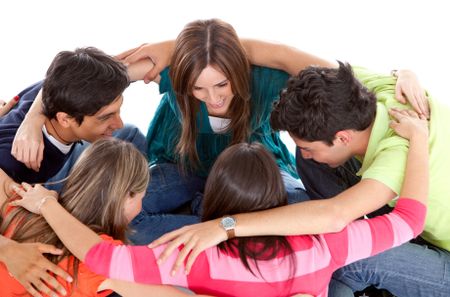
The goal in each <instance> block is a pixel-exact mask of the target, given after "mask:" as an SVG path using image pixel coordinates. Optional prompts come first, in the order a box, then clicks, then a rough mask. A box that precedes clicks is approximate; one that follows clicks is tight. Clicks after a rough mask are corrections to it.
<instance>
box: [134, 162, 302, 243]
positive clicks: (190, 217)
mask: <svg viewBox="0 0 450 297" xmlns="http://www.w3.org/2000/svg"><path fill="white" fill-rule="evenodd" d="M150 175H151V179H150V184H149V185H148V188H147V193H146V195H145V197H144V199H143V201H142V211H141V212H140V213H139V214H138V215H137V217H136V218H135V219H134V220H133V221H132V223H131V228H132V229H133V230H135V232H134V233H133V234H131V235H129V236H128V238H129V239H130V240H131V241H132V242H133V243H135V244H148V243H149V242H151V241H153V240H155V239H157V238H158V237H160V236H161V235H163V234H165V233H167V232H169V231H173V230H175V229H178V228H181V227H183V226H185V225H191V224H195V223H198V222H200V216H201V201H202V199H203V191H204V188H205V183H206V178H203V177H199V176H196V175H194V174H187V175H182V174H181V173H180V170H179V168H178V165H176V164H172V163H162V164H156V165H153V166H152V167H151V168H150ZM281 175H282V177H283V181H284V183H285V187H286V192H287V194H288V202H289V203H296V202H300V201H305V200H309V197H308V195H307V194H306V192H305V191H304V190H303V185H302V184H301V182H300V181H299V180H296V179H295V178H293V177H291V176H290V175H289V174H287V173H285V172H283V171H281Z"/></svg>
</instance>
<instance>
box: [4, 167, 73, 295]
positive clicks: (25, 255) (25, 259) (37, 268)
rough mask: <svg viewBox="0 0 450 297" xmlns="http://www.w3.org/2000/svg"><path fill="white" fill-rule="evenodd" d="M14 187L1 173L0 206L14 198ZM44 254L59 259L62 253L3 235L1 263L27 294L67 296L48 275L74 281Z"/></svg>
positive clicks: (55, 249)
mask: <svg viewBox="0 0 450 297" xmlns="http://www.w3.org/2000/svg"><path fill="white" fill-rule="evenodd" d="M13 184H15V183H14V181H13V180H12V179H11V178H10V177H9V176H8V175H7V174H6V173H5V172H4V171H3V170H1V169H0V205H3V202H5V201H6V200H7V198H8V197H9V196H10V195H11V194H12V192H11V190H12V187H11V186H12V185H13ZM43 253H51V254H54V255H60V254H61V253H62V251H61V250H59V249H57V248H55V247H54V246H52V245H48V244H42V243H18V242H16V241H13V240H11V239H8V238H6V237H4V236H3V235H0V262H3V263H4V264H5V265H6V268H7V269H8V271H9V273H11V275H12V276H13V277H14V278H15V279H17V280H18V281H19V282H20V284H22V286H23V287H24V288H25V289H26V290H27V291H28V293H30V294H31V295H32V296H41V295H40V293H39V292H42V293H46V294H48V295H49V294H50V292H52V291H54V292H59V294H63V295H65V290H64V287H63V286H62V285H61V284H59V283H58V281H57V280H56V278H55V277H53V276H52V275H50V274H49V272H51V273H54V274H56V275H59V276H61V277H62V278H64V279H67V280H68V281H71V277H70V275H69V274H68V273H67V272H65V271H64V270H63V269H61V267H59V266H57V265H55V264H53V263H52V262H50V261H49V260H47V259H46V258H45V257H44V256H43V255H42V254H43ZM44 281H45V282H44ZM49 285H50V286H49ZM51 288H54V289H51ZM36 289H37V290H36Z"/></svg>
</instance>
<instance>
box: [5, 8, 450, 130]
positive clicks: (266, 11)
mask: <svg viewBox="0 0 450 297" xmlns="http://www.w3.org/2000/svg"><path fill="white" fill-rule="evenodd" d="M445 6H448V4H447V3H446V1H434V0H428V1H404V0H399V1H394V0H390V1H388V0H376V1H375V0H372V1H364V0H360V1H356V0H355V1H350V0H340V1H332V0H329V1H325V0H322V1H321V0H316V1H312V0H309V1H304V0H291V1H288V0H277V1H274V0H272V1H267V0H248V1H245V0H239V1H237V0H226V1H217V0H209V1H197V0H190V1H189V0H185V1H182V0H180V1H176V0H166V1H152V0H147V1H133V0H128V1H116V0H109V1H101V0H97V1H96V0H77V1H63V0H59V1H56V0H55V1H51V0H41V1H20V0H15V1H1V2H0V41H1V44H0V59H1V61H2V62H1V64H0V65H1V66H0V98H2V99H9V98H10V97H13V96H14V95H15V94H17V93H18V92H19V91H20V90H22V89H23V88H25V87H26V86H28V85H29V84H31V83H34V82H36V81H38V80H40V79H42V78H43V77H44V74H45V72H46V70H47V67H48V66H49V64H50V62H51V60H52V59H53V57H54V56H55V54H56V53H57V52H59V51H61V50H73V49H74V48H76V47H81V46H95V47H98V48H100V49H102V50H103V51H105V52H107V53H109V54H118V53H120V52H122V51H124V50H126V49H129V48H132V47H135V46H138V45H140V44H142V43H144V42H155V41H161V40H166V39H174V38H175V37H176V36H177V34H178V33H179V32H180V31H181V30H182V28H183V26H184V25H185V24H186V23H188V22H190V21H192V20H195V19H199V18H201V19H205V18H221V19H223V20H225V21H227V22H229V23H231V24H232V25H233V26H234V28H235V29H236V31H237V33H238V34H239V35H240V36H241V37H251V38H260V39H265V40H271V41H278V42H283V43H286V44H289V45H292V46H295V47H297V48H300V49H302V50H304V51H307V52H310V53H313V54H315V55H318V56H321V57H323V58H326V59H330V60H333V59H334V60H336V59H339V60H342V61H347V62H350V63H351V64H354V65H361V66H365V67H368V68H371V69H373V70H377V71H380V72H385V73H388V72H389V71H390V70H391V69H399V68H409V69H412V70H414V71H415V72H416V73H417V74H418V76H419V79H420V81H421V82H422V84H423V85H424V86H425V87H426V88H427V89H428V90H430V91H431V93H432V94H433V95H434V97H438V98H440V100H443V101H447V102H450V98H449V96H448V95H447V92H446V91H447V90H446V87H447V85H448V84H449V83H448V81H447V80H448V78H447V74H448V73H449V69H450V67H449V66H450V61H449V60H448V58H447V57H448V53H450V45H449V43H450V42H449V41H450V40H449V39H450V37H449V35H450V34H449V31H450V16H449V11H450V10H449V9H446V8H445ZM159 98H160V97H159V95H158V92H157V88H156V86H152V84H150V85H145V84H143V83H135V84H133V85H131V87H130V88H128V90H127V91H126V92H125V103H124V106H123V109H122V115H123V118H124V121H125V122H130V123H134V124H135V125H137V126H138V127H139V128H140V129H141V130H142V131H143V132H144V133H145V132H146V130H147V127H148V123H149V122H150V119H151V117H152V114H153V111H154V109H155V107H156V106H157V104H158V102H159Z"/></svg>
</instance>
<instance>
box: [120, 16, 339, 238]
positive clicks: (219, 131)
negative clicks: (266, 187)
mask: <svg viewBox="0 0 450 297" xmlns="http://www.w3.org/2000/svg"><path fill="white" fill-rule="evenodd" d="M167 44H168V48H169V50H168V51H166V53H168V55H170V53H172V52H173V53H172V54H171V60H170V65H171V66H170V68H165V69H164V70H163V71H161V72H160V73H159V77H158V79H157V80H158V82H159V90H160V92H161V93H162V94H163V97H162V100H161V103H160V104H159V107H158V109H157V110H156V113H155V116H154V118H153V120H152V122H151V124H150V127H149V130H148V134H147V140H148V150H147V154H148V157H149V161H150V163H151V164H152V165H153V167H152V169H151V175H152V178H151V184H150V185H149V187H148V190H147V194H146V197H145V198H144V201H143V211H142V212H141V214H140V215H138V217H137V218H136V219H135V220H134V221H133V227H134V229H136V230H137V232H136V234H135V235H134V236H132V238H131V239H132V240H133V241H134V242H135V243H139V244H145V243H148V242H150V241H151V240H152V239H155V238H156V237H157V236H159V235H162V234H163V233H165V232H166V231H169V230H173V229H175V228H177V227H181V226H182V225H186V224H192V223H196V222H198V218H197V216H198V215H199V210H200V209H201V207H200V201H201V197H202V195H201V193H202V192H203V189H204V185H205V181H206V177H207V175H208V173H209V171H210V168H211V167H212V165H213V163H214V161H215V160H216V158H217V157H218V155H219V154H220V153H221V152H222V151H223V150H224V149H225V148H227V147H228V146H229V145H231V144H236V143H240V142H254V141H257V142H260V143H262V144H263V145H264V146H265V147H266V148H267V149H268V150H269V151H270V152H272V153H273V154H274V156H275V158H276V160H277V163H278V166H279V168H280V171H281V174H282V176H283V180H284V183H285V186H286V191H287V194H288V197H289V202H290V203H294V202H299V201H303V200H306V199H308V196H307V195H306V192H305V191H304V189H303V185H302V183H301V182H300V179H299V178H298V175H297V173H296V170H295V165H294V164H295V161H294V158H293V156H292V155H291V154H290V153H289V151H288V149H287V147H286V146H285V144H284V143H283V142H282V141H281V139H280V135H279V133H277V132H274V131H273V130H272V128H271V127H270V124H269V116H270V112H271V108H272V103H273V102H274V101H275V100H277V99H278V95H279V92H280V90H281V89H282V88H283V87H284V86H285V84H286V82H287V79H288V78H289V73H287V72H285V71H282V70H277V69H272V68H266V67H262V66H256V65H251V64H250V62H253V63H257V64H263V63H264V64H266V65H270V64H271V63H272V64H273V66H276V67H277V66H278V67H277V68H280V69H284V70H286V71H289V72H290V73H291V74H294V73H296V72H298V71H299V70H301V69H303V68H304V67H306V66H308V65H310V64H320V65H328V66H330V65H332V64H330V63H328V62H326V61H324V60H321V59H318V58H316V57H314V56H311V55H308V54H306V53H302V52H300V51H297V50H294V49H292V48H288V47H286V46H281V45H271V44H266V43H262V42H258V41H252V40H247V41H244V45H245V47H244V45H243V44H241V42H240V40H239V38H238V36H237V34H236V32H235V31H234V29H233V28H232V27H231V25H229V24H227V23H225V22H223V21H220V20H217V19H212V20H206V21H194V22H191V23H189V24H187V25H186V26H185V28H184V29H183V31H182V32H181V33H180V34H179V36H178V38H177V39H176V41H175V44H173V42H169V43H166V45H167ZM152 46H153V47H154V46H155V45H152ZM270 46H273V47H279V48H283V49H285V50H286V51H290V53H289V55H292V56H294V55H297V56H299V59H298V60H300V62H298V63H297V64H296V63H295V62H292V59H290V61H289V62H290V63H289V65H287V64H286V65H283V64H281V63H280V64H279V65H278V64H276V63H277V62H276V61H274V62H272V61H270V59H269V58H268V57H269V55H270V54H271V51H270V50H269V47H270ZM172 47H173V48H172ZM145 50H146V49H145V48H144V49H142V48H140V49H137V52H136V51H133V50H131V51H128V52H126V53H124V54H122V55H119V58H121V59H123V58H126V57H129V56H130V55H134V56H135V57H136V55H140V54H141V53H142V52H143V51H145ZM138 52H141V53H138ZM247 55H249V57H250V60H249V57H248V56H247ZM289 55H288V56H289ZM147 57H149V55H148V54H147V53H145V54H144V53H142V57H141V59H139V61H140V63H144V64H145V63H147V65H150V66H149V68H151V67H152V66H153V64H151V63H150V60H149V59H146V60H147V62H142V58H147ZM286 60H288V59H286ZM130 66H134V64H133V63H132V64H131V65H130ZM270 66H272V65H270ZM143 78H144V76H141V77H139V78H138V79H143ZM255 174H258V173H257V172H255ZM180 209H182V210H184V211H185V210H186V209H190V211H191V213H192V214H193V215H194V216H188V215H176V216H175V217H174V216H172V215H168V214H174V213H179V212H180ZM182 212H183V211H182ZM188 212H189V211H188ZM155 226H158V227H157V228H155Z"/></svg>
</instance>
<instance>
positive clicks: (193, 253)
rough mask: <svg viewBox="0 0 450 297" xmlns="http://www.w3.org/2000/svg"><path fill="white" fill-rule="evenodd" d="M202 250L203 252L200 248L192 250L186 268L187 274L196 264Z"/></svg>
mask: <svg viewBox="0 0 450 297" xmlns="http://www.w3.org/2000/svg"><path fill="white" fill-rule="evenodd" d="M201 252H202V249H200V248H194V249H193V250H192V251H191V254H190V255H189V258H188V260H187V262H186V268H185V270H186V275H187V274H189V272H191V268H192V265H194V262H195V259H197V257H198V255H200V253H201Z"/></svg>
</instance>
